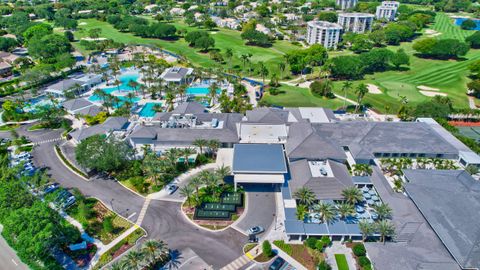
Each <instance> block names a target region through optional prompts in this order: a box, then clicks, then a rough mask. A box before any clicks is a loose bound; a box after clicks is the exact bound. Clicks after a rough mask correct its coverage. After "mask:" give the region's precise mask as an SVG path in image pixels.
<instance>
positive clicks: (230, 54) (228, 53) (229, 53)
mask: <svg viewBox="0 0 480 270" xmlns="http://www.w3.org/2000/svg"><path fill="white" fill-rule="evenodd" d="M232 57H233V50H232V48H227V49H226V51H225V58H227V60H228V63H229V65H230V67H231V65H232Z"/></svg>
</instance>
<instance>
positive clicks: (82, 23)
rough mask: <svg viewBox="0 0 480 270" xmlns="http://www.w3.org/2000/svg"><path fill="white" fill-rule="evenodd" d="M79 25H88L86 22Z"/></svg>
mask: <svg viewBox="0 0 480 270" xmlns="http://www.w3.org/2000/svg"><path fill="white" fill-rule="evenodd" d="M78 25H87V23H86V22H81V23H79V24H78Z"/></svg>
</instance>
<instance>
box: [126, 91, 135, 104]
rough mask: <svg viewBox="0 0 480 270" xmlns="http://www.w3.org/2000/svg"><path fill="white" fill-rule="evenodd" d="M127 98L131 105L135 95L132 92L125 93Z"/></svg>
mask: <svg viewBox="0 0 480 270" xmlns="http://www.w3.org/2000/svg"><path fill="white" fill-rule="evenodd" d="M127 98H128V100H129V101H130V103H132V104H133V99H134V98H135V94H134V93H133V92H128V93H127Z"/></svg>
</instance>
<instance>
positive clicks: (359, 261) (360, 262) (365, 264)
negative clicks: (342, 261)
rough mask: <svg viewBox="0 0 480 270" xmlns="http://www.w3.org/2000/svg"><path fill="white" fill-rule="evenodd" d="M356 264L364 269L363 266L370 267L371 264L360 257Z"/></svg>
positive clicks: (363, 257) (366, 259)
mask: <svg viewBox="0 0 480 270" xmlns="http://www.w3.org/2000/svg"><path fill="white" fill-rule="evenodd" d="M358 263H359V264H360V266H361V267H365V266H367V265H368V266H370V265H371V262H370V260H369V259H368V258H367V257H365V256H360V257H358Z"/></svg>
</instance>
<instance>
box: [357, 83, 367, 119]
mask: <svg viewBox="0 0 480 270" xmlns="http://www.w3.org/2000/svg"><path fill="white" fill-rule="evenodd" d="M367 93H368V87H367V86H366V85H365V84H363V83H361V84H359V85H358V86H357V88H356V89H355V94H357V105H356V106H355V113H356V112H357V111H358V108H359V107H360V105H361V104H362V100H363V98H364V97H365V95H366V94H367Z"/></svg>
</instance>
